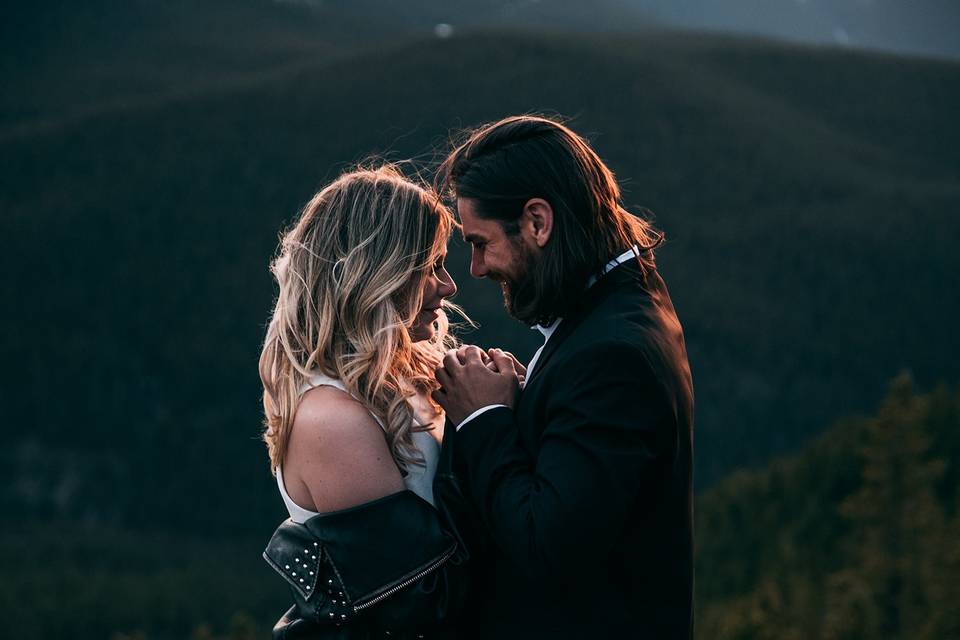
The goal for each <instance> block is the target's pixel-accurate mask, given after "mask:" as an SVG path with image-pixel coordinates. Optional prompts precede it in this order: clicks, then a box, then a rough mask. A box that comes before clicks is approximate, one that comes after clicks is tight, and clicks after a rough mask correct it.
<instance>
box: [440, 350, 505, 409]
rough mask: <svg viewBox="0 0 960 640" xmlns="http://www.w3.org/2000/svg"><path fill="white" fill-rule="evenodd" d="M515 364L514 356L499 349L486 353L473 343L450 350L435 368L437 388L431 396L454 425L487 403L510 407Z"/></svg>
mask: <svg viewBox="0 0 960 640" xmlns="http://www.w3.org/2000/svg"><path fill="white" fill-rule="evenodd" d="M517 364H519V363H517V362H516V359H515V358H513V357H512V356H510V355H508V354H506V353H505V352H503V351H501V350H499V349H490V350H489V351H487V352H486V353H485V352H484V351H482V350H481V349H480V348H478V347H474V346H467V347H461V348H460V349H457V350H450V351H448V352H447V355H446V356H444V358H443V364H442V366H440V367H437V370H436V372H435V375H436V377H437V382H438V383H439V384H440V388H439V389H437V390H436V391H434V392H433V399H434V400H436V401H437V403H439V404H440V406H441V407H443V410H444V411H445V412H446V414H447V417H448V418H450V421H451V422H453V424H454V425H459V424H460V423H461V422H463V420H464V419H465V418H466V417H467V416H469V415H470V414H471V413H473V412H474V411H476V410H477V409H479V408H481V407H485V406H487V405H491V404H503V405H506V406H508V407H513V405H514V403H515V402H516V399H517V394H518V393H520V375H522V374H520V372H519V371H518V370H517ZM520 369H521V370H523V366H522V365H520Z"/></svg>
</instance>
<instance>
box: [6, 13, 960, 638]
mask: <svg viewBox="0 0 960 640" xmlns="http://www.w3.org/2000/svg"><path fill="white" fill-rule="evenodd" d="M958 33H960V7H958V5H957V3H956V2H955V1H954V0H912V1H911V2H907V1H906V0H727V1H725V2H717V1H716V0H594V1H593V2H590V3H587V2H575V1H573V0H540V1H537V0H516V1H512V2H506V1H502V0H472V1H467V0H446V1H444V2H427V1H426V0H408V1H405V2H399V1H396V2H392V1H390V0H352V1H348V0H340V1H336V0H324V1H321V0H315V1H307V0H303V1H299V2H298V1H291V0H288V1H285V2H279V1H271V0H229V1H227V0H208V1H206V2H197V1H194V2H191V1H188V0H169V1H165V2H164V1H160V0H131V1H128V2H110V1H106V0H87V1H85V2H68V1H66V0H47V1H44V2H37V3H16V4H14V5H11V6H8V7H6V8H5V9H4V17H3V20H2V21H0V47H2V49H0V52H2V57H0V82H2V85H0V86H2V91H0V242H2V245H3V250H2V251H0V283H2V294H3V295H2V299H3V301H4V305H3V320H2V322H3V325H2V331H0V362H2V363H3V364H2V372H0V394H2V395H0V397H2V414H0V416H2V417H0V426H2V438H3V439H2V443H3V444H2V447H0V527H2V528H0V539H2V545H0V620H2V622H0V629H2V631H0V635H3V636H4V637H11V638H17V637H26V636H27V635H28V634H29V636H30V637H36V638H75V639H81V640H85V639H88V638H89V639H94V638H96V639H109V640H134V639H138V640H146V639H149V640H163V639H174V638H190V639H192V640H211V639H214V638H217V639H227V638H229V639H231V640H239V639H243V638H261V637H267V636H268V632H269V628H270V626H271V625H272V623H273V621H274V620H275V619H276V618H277V617H278V616H279V615H280V614H281V613H282V612H283V610H284V609H285V608H286V606H287V602H288V596H287V593H286V588H285V586H284V585H283V584H282V583H281V581H280V580H279V578H277V577H275V576H274V575H272V574H271V572H270V571H269V570H268V569H267V566H266V564H265V563H264V562H263V561H262V560H261V558H260V552H261V550H262V548H263V546H264V545H265V543H266V540H267V538H268V537H269V535H270V533H271V532H272V530H273V528H274V527H275V525H276V524H277V523H278V522H279V521H280V520H281V519H282V518H283V517H285V511H284V508H283V505H282V503H281V501H280V498H279V496H278V494H277V490H276V485H275V481H274V479H273V478H272V477H271V475H270V472H269V467H268V463H267V457H266V453H265V450H264V447H263V445H262V444H261V442H260V440H259V435H260V431H261V425H260V421H261V417H262V413H261V406H260V385H259V380H258V377H257V372H256V363H257V357H258V354H259V348H260V341H261V339H262V336H263V333H264V330H265V323H266V320H267V314H268V312H269V309H270V306H271V301H272V298H273V295H274V288H273V283H272V281H271V279H270V277H269V274H268V272H267V265H268V262H269V260H270V258H271V256H272V255H273V253H274V251H275V248H276V243H277V238H278V233H279V232H280V230H281V229H282V228H283V227H284V226H285V225H286V224H288V223H289V222H291V221H292V220H293V219H294V217H295V216H296V214H297V212H298V210H299V208H300V207H301V206H302V205H303V204H304V203H305V202H306V201H307V200H308V199H309V198H310V196H311V195H312V194H313V193H314V192H315V191H316V190H317V189H318V188H319V187H321V186H322V185H323V184H324V183H325V182H327V181H329V180H331V179H333V178H334V177H336V176H337V175H338V174H339V173H340V172H341V171H343V170H345V169H349V168H350V167H351V166H353V165H354V164H355V163H356V162H359V161H363V160H364V159H367V158H369V157H370V156H372V155H377V156H381V157H386V158H388V159H391V160H410V162H409V163H407V164H406V165H405V166H406V168H407V169H408V170H409V171H410V173H411V174H412V173H414V172H417V171H419V172H422V173H423V175H425V176H429V175H430V169H431V167H432V166H433V163H435V162H436V161H437V160H438V159H440V158H441V157H442V154H443V153H444V152H445V150H446V149H447V148H448V143H449V141H450V138H451V136H452V135H455V134H456V133H457V132H458V131H460V130H462V129H463V128H465V127H469V126H474V125H477V124H480V123H482V122H485V121H489V120H493V119H497V118H500V117H502V116H505V115H510V114H515V113H523V112H539V113H546V114H553V115H561V116H564V117H567V118H569V119H570V120H569V124H570V126H572V127H573V128H574V129H575V130H576V131H578V132H580V133H581V134H584V135H586V136H587V137H588V138H589V139H590V140H591V141H592V143H593V145H594V146H595V148H596V149H597V151H598V152H599V153H600V155H601V157H603V158H604V160H605V161H607V162H608V163H609V165H610V166H611V167H612V168H613V169H614V170H615V171H616V173H617V175H618V177H619V179H620V181H621V183H622V185H623V187H624V191H625V200H626V204H627V205H628V207H629V208H631V209H632V210H640V209H641V208H647V209H649V210H651V211H652V212H653V213H654V215H655V223H656V225H657V226H659V227H660V228H661V229H663V230H664V231H665V232H666V235H667V239H668V242H667V244H666V246H665V247H664V248H663V249H662V250H661V252H660V254H659V264H660V269H661V272H662V274H663V276H664V278H665V279H666V281H667V283H668V285H669V287H670V290H671V293H672V295H673V299H674V302H675V304H676V307H677V310H678V313H679V316H680V318H681V321H682V322H683V324H684V328H685V331H686V337H687V343H688V348H689V355H690V361H691V366H692V369H693V374H694V383H695V388H696V394H697V419H696V490H697V502H696V541H697V636H698V638H703V639H708V638H709V639H715V638H724V639H726V638H730V639H733V638H737V639H748V638H774V637H775V638H780V639H784V638H786V639H805V638H884V639H888V638H910V639H915V638H960V608H958V607H957V602H960V509H958V507H960V492H958V485H960V387H958V383H960V362H958V355H960V338H958V317H960V295H958V292H960V251H958V248H957V243H958V241H960V219H958V213H960V152H958V149H960V118H958V114H960V62H958V61H960V38H957V34H958ZM451 251H452V254H451V257H450V260H449V264H450V265H451V266H452V269H451V270H452V271H453V272H454V276H455V277H456V279H457V281H458V283H459V285H460V294H459V295H458V302H460V304H462V305H463V306H465V307H466V308H467V309H468V311H469V312H470V313H471V315H472V316H473V317H474V318H475V319H476V320H477V321H478V322H479V324H480V327H479V328H478V329H476V330H474V331H471V332H467V333H465V334H464V335H463V338H464V339H465V340H467V341H470V342H475V343H478V344H481V345H484V346H494V345H497V346H505V347H508V348H510V349H512V350H514V351H515V353H517V354H518V355H519V356H520V357H521V359H527V358H529V356H530V355H532V353H533V351H534V349H535V348H536V346H538V344H539V342H540V340H539V339H538V334H535V333H533V332H531V331H530V330H528V329H526V328H524V327H522V326H520V325H518V324H516V323H514V322H513V321H511V320H509V319H508V318H507V317H506V315H505V314H504V313H503V311H502V303H501V300H500V294H499V288H498V287H495V286H493V285H491V284H490V283H487V282H477V281H473V280H471V279H470V278H469V276H468V274H467V266H468V264H467V260H468V253H467V251H466V249H465V247H464V246H462V245H461V243H460V242H459V241H455V242H454V243H453V246H452V247H451Z"/></svg>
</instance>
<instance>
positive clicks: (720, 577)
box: [697, 375, 960, 640]
mask: <svg viewBox="0 0 960 640" xmlns="http://www.w3.org/2000/svg"><path fill="white" fill-rule="evenodd" d="M958 410H960V393H950V392H948V391H947V390H946V389H945V388H942V387H941V388H939V389H937V390H936V391H934V392H933V393H931V394H926V395H918V394H916V393H915V392H914V391H913V388H912V381H911V379H910V378H909V376H907V375H901V376H900V377H898V378H897V379H895V380H894V381H893V383H892V384H891V387H890V392H889V395H888V397H887V399H886V400H885V401H884V403H883V405H882V406H881V408H880V410H879V412H878V413H877V415H876V416H874V417H871V418H866V419H860V420H856V421H851V422H847V423H845V424H840V425H838V426H837V427H835V428H834V429H832V430H831V431H829V432H828V433H826V434H825V435H824V436H822V437H821V438H820V439H819V440H818V441H817V442H815V443H814V444H813V445H812V446H810V447H809V448H808V449H807V450H805V451H804V452H803V453H801V454H800V455H798V456H796V457H794V458H791V459H789V460H785V461H780V462H778V463H776V464H773V465H772V466H771V467H770V468H769V469H767V470H764V471H762V472H752V473H741V474H737V475H735V476H733V477H731V478H730V479H728V480H726V481H724V482H723V483H721V484H720V485H719V486H718V487H716V488H715V489H713V490H711V491H710V492H708V493H707V494H705V495H704V496H702V497H701V499H700V500H699V502H698V505H697V515H698V520H697V542H698V553H697V569H698V574H697V579H698V585H697V586H698V630H697V632H698V637H702V638H711V639H734V638H736V639H753V638H757V639H762V638H825V639H826V638H830V639H851V640H853V639H864V640H866V639H872V638H885V639H887V638H889V639H891V640H895V639H899V638H902V639H904V640H906V639H913V638H930V639H934V638H954V637H958V634H960V615H958V614H957V607H956V606H955V603H956V602H957V601H958V600H957V598H958V597H960V587H958V585H960V561H958V559H960V536H958V535H957V533H958V531H960V515H958V514H957V512H956V502H955V499H956V488H955V487H954V488H953V491H952V492H949V491H948V492H945V491H943V490H942V485H941V481H942V479H943V478H944V477H945V475H947V474H948V473H954V472H955V471H956V469H957V467H958V466H960V457H958V456H957V455H955V454H956V446H957V442H958V440H960V420H957V419H956V417H957V416H958V415H960V414H958ZM948 416H952V418H953V419H952V421H950V420H947V419H945V418H946V417H948ZM934 443H937V444H938V446H934Z"/></svg>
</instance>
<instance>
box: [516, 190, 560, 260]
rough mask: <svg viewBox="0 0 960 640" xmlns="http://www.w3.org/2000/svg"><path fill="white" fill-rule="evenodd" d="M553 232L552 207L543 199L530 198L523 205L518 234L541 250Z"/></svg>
mask: <svg viewBox="0 0 960 640" xmlns="http://www.w3.org/2000/svg"><path fill="white" fill-rule="evenodd" d="M552 232H553V207H551V206H550V203H549V202H547V201H546V200H544V199H543V198H530V199H529V200H527V203H526V204H525V205H523V214H522V215H521V216H520V233H521V235H523V236H525V237H526V238H527V240H528V241H530V242H532V243H533V244H535V245H536V246H538V247H539V248H541V249H542V248H543V247H544V246H545V245H546V244H547V241H548V240H549V239H550V234H551V233H552Z"/></svg>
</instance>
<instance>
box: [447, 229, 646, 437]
mask: <svg viewBox="0 0 960 640" xmlns="http://www.w3.org/2000/svg"><path fill="white" fill-rule="evenodd" d="M639 255H640V248H639V247H638V246H637V245H633V246H632V247H630V248H629V249H627V250H626V251H624V252H623V253H621V254H620V255H618V256H617V257H616V258H614V259H613V260H611V261H610V262H608V263H607V264H606V265H604V267H603V271H601V272H600V275H601V276H603V275H606V274H607V273H609V272H610V271H611V270H612V269H614V268H615V267H618V266H620V265H621V264H623V263H624V262H626V261H627V260H629V259H630V258H632V257H634V256H639ZM597 279H598V278H597V277H596V276H590V279H589V280H588V281H587V287H586V288H587V289H589V288H590V287H592V286H593V285H594V284H596V282H597ZM562 320H563V318H557V319H556V320H554V321H553V322H552V323H550V324H549V325H547V326H546V327H542V326H540V325H539V324H537V325H534V326H533V327H532V328H533V329H536V330H537V331H539V332H540V333H542V334H543V344H542V345H540V348H539V349H537V352H536V353H535V354H533V358H531V359H530V364H528V365H527V373H526V376H525V377H524V379H525V380H529V379H530V376H531V375H532V374H533V368H534V367H535V366H536V365H537V360H539V359H540V354H541V353H543V348H544V347H546V346H547V341H548V340H550V336H552V335H553V332H554V331H556V330H557V327H559V326H560V322H561V321H562ZM505 406H507V405H505V404H488V405H487V406H485V407H480V408H479V409H477V410H476V411H474V412H473V413H471V414H470V415H468V416H467V417H466V418H464V419H463V422H461V423H460V424H458V425H457V426H456V429H457V431H459V430H460V427H462V426H463V425H465V424H467V423H468V422H470V421H471V420H473V419H474V418H476V417H477V416H479V415H480V414H482V413H484V412H486V411H489V410H490V409H496V408H497V407H505Z"/></svg>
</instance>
